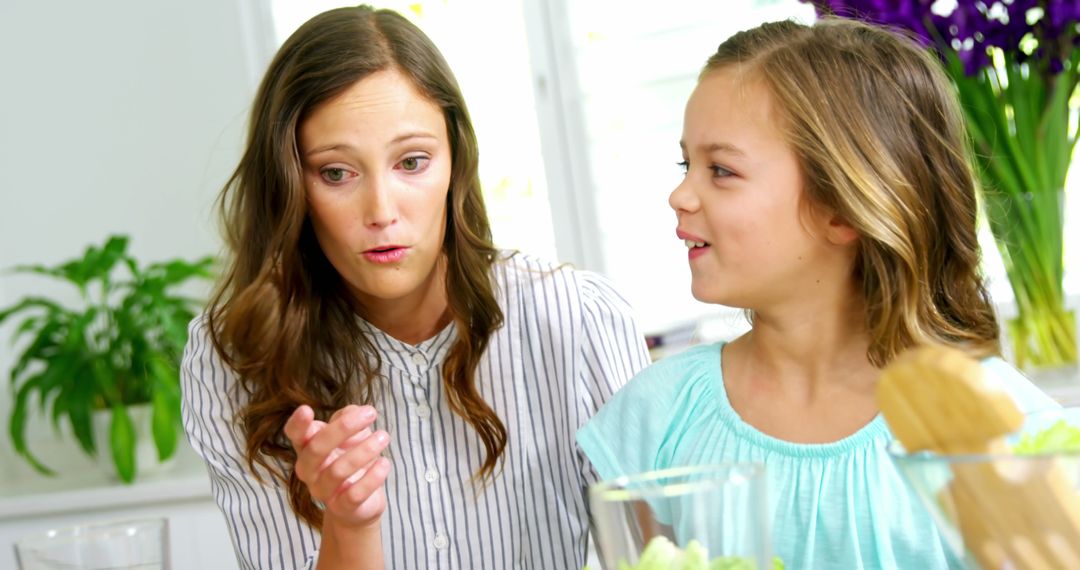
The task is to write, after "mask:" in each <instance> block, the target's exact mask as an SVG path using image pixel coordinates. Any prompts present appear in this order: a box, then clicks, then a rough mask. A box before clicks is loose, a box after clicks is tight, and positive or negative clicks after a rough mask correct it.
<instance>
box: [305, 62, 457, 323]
mask: <svg viewBox="0 0 1080 570" xmlns="http://www.w3.org/2000/svg"><path fill="white" fill-rule="evenodd" d="M299 146H300V158H301V163H302V165H303V169H304V184H305V187H306V189H307V200H308V207H309V213H310V216H311V221H312V226H313V227H314V230H315V235H316V237H317V238H318V240H319V245H320V247H321V248H322V250H323V253H324V254H325V255H326V257H327V259H329V260H330V263H332V264H333V266H334V268H335V269H337V271H338V273H340V274H341V276H342V277H343V278H344V279H345V281H346V282H347V283H348V285H349V287H350V289H351V290H352V292H353V294H354V295H356V297H357V299H358V300H359V301H360V302H361V303H362V304H363V305H364V306H365V307H373V306H376V305H379V304H381V303H385V302H387V301H399V300H407V299H410V298H412V299H422V298H424V296H425V295H427V294H428V293H431V292H432V291H434V290H435V289H434V288H435V287H441V286H442V283H441V282H440V279H439V278H438V277H437V275H439V274H438V273H437V272H436V271H435V268H436V264H437V262H438V260H439V258H440V254H441V252H442V245H443V236H444V234H445V233H446V196H447V193H448V191H449V188H450V160H451V157H450V143H449V139H448V136H447V131H446V121H445V119H444V118H443V113H442V110H441V109H440V108H439V107H438V106H437V105H436V104H434V103H432V102H431V101H429V100H428V99H427V98H425V97H424V96H423V95H421V94H420V93H419V92H418V91H417V90H416V88H415V87H414V86H413V84H412V82H411V81H410V80H409V79H408V78H406V77H404V76H403V75H401V74H400V73H399V72H397V71H395V70H385V71H380V72H377V73H374V74H372V75H370V76H368V77H366V78H364V79H362V80H360V81H358V82H357V83H356V84H354V85H353V86H352V87H350V88H349V89H348V90H346V91H345V92H344V93H342V94H341V95H339V96H338V97H336V98H334V99H331V100H329V101H327V102H326V103H323V104H322V105H320V106H319V107H317V108H315V109H314V110H313V111H312V112H311V113H310V114H309V115H308V116H307V118H306V119H304V121H303V122H302V123H301V124H300V128H299Z"/></svg>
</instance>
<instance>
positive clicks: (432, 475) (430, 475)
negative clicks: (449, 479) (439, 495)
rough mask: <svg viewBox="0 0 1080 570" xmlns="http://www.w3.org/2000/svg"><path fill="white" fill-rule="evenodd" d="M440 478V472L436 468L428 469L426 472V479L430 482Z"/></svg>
mask: <svg viewBox="0 0 1080 570" xmlns="http://www.w3.org/2000/svg"><path fill="white" fill-rule="evenodd" d="M438 478H439V472H438V471H436V470H434V469H428V470H427V471H425V472H424V479H426V480H427V482H428V483H434V482H435V481H436V480H438Z"/></svg>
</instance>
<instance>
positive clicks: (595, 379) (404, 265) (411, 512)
mask: <svg viewBox="0 0 1080 570" xmlns="http://www.w3.org/2000/svg"><path fill="white" fill-rule="evenodd" d="M222 206H223V218H224V221H225V227H226V237H227V241H228V245H229V247H230V249H231V252H232V262H231V265H230V266H229V268H228V271H227V272H226V274H225V275H224V278H223V280H222V282H221V284H220V287H219V290H218V292H217V294H216V296H215V298H214V299H213V301H212V302H211V304H210V307H209V308H208V309H207V311H206V313H205V315H204V316H203V317H200V318H198V319H196V320H195V321H194V322H193V323H192V326H191V335H190V340H189V344H188V349H187V351H186V353H185V357H184V362H183V366H182V377H183V382H182V384H183V392H184V399H183V401H184V425H185V428H186V430H187V433H188V436H189V440H190V441H191V443H192V445H193V446H194V447H195V449H196V451H197V452H199V453H200V454H201V455H202V457H203V458H204V459H205V460H206V462H207V465H208V467H209V469H210V473H211V476H212V485H213V490H214V494H215V497H216V499H217V502H218V504H219V506H220V507H221V509H222V511H223V512H224V514H225V515H226V519H227V521H228V524H229V527H230V530H231V532H232V538H233V543H234V546H235V548H236V551H237V556H238V558H239V561H240V563H241V565H242V566H243V567H245V568H250V567H257V568H294V567H299V566H302V565H305V564H306V565H308V566H309V567H310V566H313V565H315V564H316V563H317V567H318V568H332V567H340V568H366V567H383V566H384V565H385V566H386V567H390V568H410V569H413V568H417V569H419V568H512V567H514V568H516V567H526V568H571V567H581V565H582V564H583V563H584V557H585V541H586V534H587V520H588V515H587V506H586V504H585V497H584V493H583V490H584V488H585V486H586V485H587V484H588V483H589V482H590V481H591V479H592V477H593V475H592V470H591V467H589V465H588V464H587V462H586V461H585V460H584V457H583V455H581V454H580V453H579V451H578V449H577V447H576V444H575V443H574V439H573V436H574V433H575V431H576V430H577V429H578V428H579V427H580V426H582V425H584V423H585V422H586V421H587V420H588V419H589V417H590V416H591V415H592V413H593V412H594V411H595V410H596V409H597V408H598V407H599V406H600V405H601V404H602V403H603V402H604V401H606V400H607V399H608V397H609V396H610V395H611V394H612V393H613V392H614V391H615V390H616V389H618V388H619V387H620V386H621V385H622V384H623V383H624V382H625V380H626V379H628V378H629V377H631V376H632V375H633V374H634V373H635V372H637V371H638V370H639V369H641V368H642V367H644V365H645V364H646V363H647V352H646V349H645V346H644V341H643V337H642V335H641V334H640V333H639V331H638V328H637V326H636V325H635V323H634V321H633V320H632V318H631V316H630V311H629V308H628V306H627V304H626V302H625V301H624V300H623V299H622V298H621V297H620V296H619V295H618V294H617V293H616V292H615V291H614V290H613V289H612V288H611V287H610V285H609V284H608V283H607V282H606V281H604V280H603V279H601V278H599V277H597V276H596V275H592V274H589V273H587V272H582V271H575V270H572V269H570V268H567V267H556V266H552V265H548V264H545V263H542V262H540V261H538V260H535V259H533V258H530V257H527V256H524V255H508V254H505V253H502V252H499V251H498V250H496V249H495V248H494V247H493V246H492V244H491V232H490V227H489V224H488V221H487V218H486V216H485V211H484V205H483V200H482V196H481V193H480V185H479V180H478V177H477V148H476V140H475V136H474V133H473V129H472V126H471V124H470V122H469V116H468V113H467V111H466V108H465V104H464V101H463V100H462V97H461V93H460V91H459V89H458V87H457V84H456V81H455V80H454V78H453V75H452V74H451V72H450V70H449V68H448V66H447V64H446V62H445V61H444V60H443V58H442V56H441V55H440V54H439V52H438V50H437V49H436V47H435V46H434V45H433V44H432V43H431V41H430V40H429V39H428V38H427V37H426V36H424V34H423V33H422V32H420V30H418V29H417V28H416V27H415V26H413V25H412V24H410V23H409V22H408V21H407V20H405V19H404V18H402V17H401V16H399V15H397V14H395V13H393V12H390V11H384V10H372V9H371V8H369V7H365V6H361V7H357V8H344V9H339V10H333V11H330V12H326V13H324V14H321V15H319V16H316V17H315V18H313V19H312V20H311V21H309V22H307V23H306V24H304V25H303V26H302V27H301V28H300V29H299V30H297V31H296V32H295V33H294V34H293V36H292V37H290V38H289V39H288V40H287V41H286V42H285V44H284V45H283V46H282V47H281V49H280V50H279V52H278V54H277V55H276V57H275V58H274V60H273V62H272V63H271V65H270V68H269V70H268V72H267V74H266V77H265V78H264V80H263V82H262V84H261V86H260V88H259V92H258V94H257V96H256V99H255V103H254V110H253V114H252V119H251V126H250V133H249V136H248V141H247V148H246V152H245V154H244V156H243V158H242V159H241V162H240V165H239V166H238V168H237V169H236V172H235V173H234V175H233V177H232V178H231V180H230V181H229V183H228V184H227V185H226V188H225V190H224V191H223V195H222ZM356 404H359V405H356Z"/></svg>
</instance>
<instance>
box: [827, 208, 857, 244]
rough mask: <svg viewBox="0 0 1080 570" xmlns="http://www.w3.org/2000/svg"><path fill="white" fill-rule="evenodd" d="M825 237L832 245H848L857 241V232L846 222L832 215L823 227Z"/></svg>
mask: <svg viewBox="0 0 1080 570" xmlns="http://www.w3.org/2000/svg"><path fill="white" fill-rule="evenodd" d="M825 237H826V238H828V240H829V243H831V244H834V245H850V244H852V243H854V242H855V241H857V240H858V239H859V232H858V231H857V230H856V229H855V228H853V227H851V224H848V222H847V220H845V219H844V218H841V217H840V216H838V215H835V214H834V215H833V216H831V217H830V218H829V223H828V225H826V226H825Z"/></svg>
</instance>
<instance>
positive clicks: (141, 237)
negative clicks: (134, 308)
mask: <svg viewBox="0 0 1080 570" xmlns="http://www.w3.org/2000/svg"><path fill="white" fill-rule="evenodd" d="M263 4H265V2H261V1H252V0H226V1H223V0H189V1H187V2H143V1H138V0H104V1H99V2H81V1H77V0H60V1H48V2H41V1H38V0H3V1H2V2H0V270H2V269H6V268H8V267H11V266H12V265H15V264H23V263H46V264H53V263H57V262H60V261H63V260H66V259H68V258H70V257H74V256H76V255H78V254H81V252H82V250H83V249H84V248H85V247H86V245H88V244H90V243H101V242H102V241H104V239H105V237H106V236H107V235H109V234H111V233H126V234H128V235H130V236H131V250H132V253H133V254H134V255H135V256H136V257H137V258H138V259H140V260H142V261H144V262H148V261H156V260H163V259H170V258H174V257H185V258H196V257H199V256H203V255H206V254H211V253H217V252H218V250H219V247H220V241H219V238H218V232H217V226H216V218H215V215H216V212H215V211H214V209H213V201H214V198H215V197H216V194H217V192H218V190H219V188H220V187H221V185H222V184H223V183H224V181H225V179H226V178H227V177H228V175H229V173H230V172H231V169H232V168H233V167H234V166H235V163H236V161H237V159H238V158H239V152H240V148H241V144H242V139H243V135H244V129H245V124H246V120H247V112H248V108H249V104H250V99H251V97H252V95H253V93H254V90H255V87H256V84H257V79H258V77H259V76H261V74H262V72H263V70H264V68H265V65H266V63H267V62H268V60H269V56H270V53H271V52H272V49H273V45H272V26H271V25H270V24H269V22H268V20H267V19H268V14H269V10H268V8H266V7H264V6H263ZM42 288H43V281H42V280H39V279H34V278H27V277H15V276H10V275H5V274H0V307H3V306H6V305H9V304H11V303H12V302H14V301H15V300H17V299H19V298H21V297H22V296H24V295H26V294H28V293H30V292H32V291H35V290H39V289H42ZM47 290H49V291H54V290H56V291H60V290H62V289H57V288H48V289H47ZM10 332H11V323H8V324H7V325H5V327H4V328H3V329H2V330H0V339H2V340H0V371H7V370H8V369H9V367H10V365H11V363H12V352H13V350H12V347H11V345H10V343H8V342H7V339H8V338H9V336H10ZM0 383H2V384H3V389H0V419H2V420H3V422H2V423H0V426H2V427H0V434H2V436H0V457H10V449H11V446H10V440H9V437H8V429H7V426H8V413H9V408H10V403H11V402H10V400H11V391H10V389H9V383H8V382H7V378H6V376H5V377H4V378H2V379H0ZM39 427H41V426H39ZM31 437H33V438H35V439H37V438H45V439H47V440H50V441H51V440H53V439H54V438H53V436H52V434H51V430H48V429H36V430H34V431H33V432H32V433H31ZM69 449H71V450H74V449H75V448H74V447H73V446H72V447H70V448H69ZM9 463H12V462H11V461H0V480H3V479H4V476H5V475H9V474H10V472H9V473H5V472H4V471H2V469H5V468H6V469H9V470H10V469H24V467H23V466H22V465H21V464H19V465H18V466H15V467H13V466H11V465H6V464H9ZM4 465H6V467H4Z"/></svg>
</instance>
